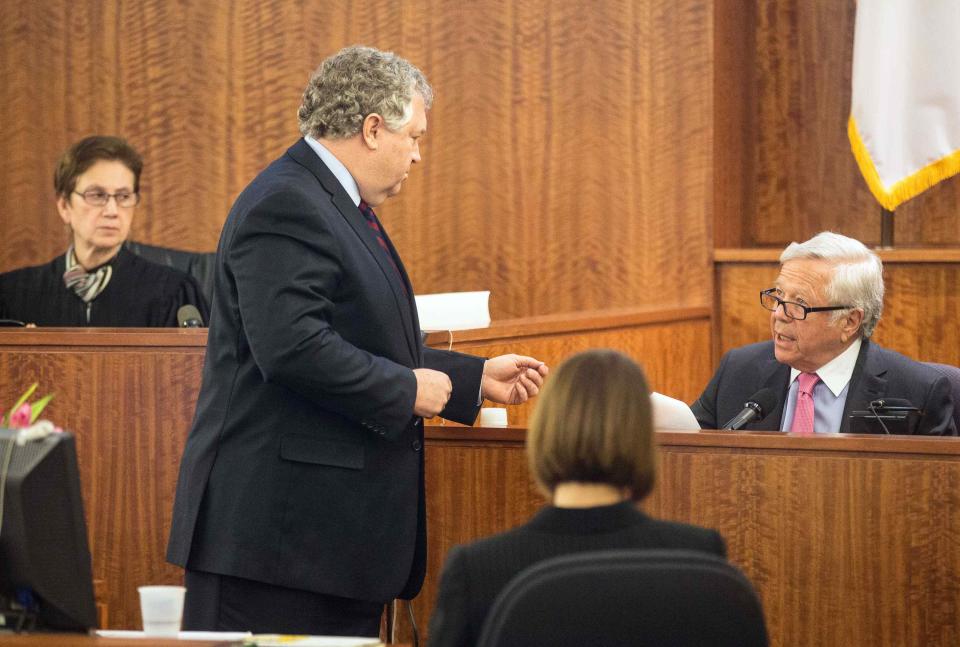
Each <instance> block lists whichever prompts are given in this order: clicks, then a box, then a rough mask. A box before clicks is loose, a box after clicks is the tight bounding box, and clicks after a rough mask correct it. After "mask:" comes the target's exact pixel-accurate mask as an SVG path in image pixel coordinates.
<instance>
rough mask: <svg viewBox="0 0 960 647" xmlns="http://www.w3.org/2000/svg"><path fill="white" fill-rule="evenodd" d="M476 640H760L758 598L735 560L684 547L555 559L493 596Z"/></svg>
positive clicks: (641, 646) (752, 644) (559, 645)
mask: <svg viewBox="0 0 960 647" xmlns="http://www.w3.org/2000/svg"><path fill="white" fill-rule="evenodd" d="M479 645H480V647H534V646H536V645H550V646H551V647H564V646H567V645H569V646H571V647H572V646H574V645H576V646H578V647H579V646H582V645H603V646H604V647H621V646H622V647H627V646H630V647H648V646H649V647H654V646H656V647H661V646H664V645H670V646H672V647H685V646H690V647H693V646H697V647H702V646H709V645H712V646H715V647H726V646H728V645H729V646H730V647H734V646H736V647H762V646H766V645H767V630H766V625H765V623H764V619H763V610H762V608H761V606H760V601H759V600H758V599H757V595H756V593H755V592H754V590H753V587H752V586H751V585H750V582H749V581H748V580H747V578H746V577H745V576H744V575H743V573H741V572H740V571H739V570H738V569H737V568H736V567H735V566H733V565H731V564H730V563H728V562H726V561H725V560H722V559H720V558H718V557H715V556H713V555H708V554H706V553H699V552H695V551H683V550H616V551H602V552H586V553H574V554H571V555H564V556H562V557H555V558H553V559H548V560H545V561H542V562H538V563H537V564H534V565H533V566H531V567H530V568H527V569H525V570H523V571H521V572H520V574H519V575H517V576H516V577H515V578H514V579H513V580H511V581H510V583H509V584H508V585H507V586H506V587H505V588H504V590H503V591H502V592H501V593H500V595H499V596H498V597H497V600H496V601H495V602H494V604H493V607H492V608H491V610H490V613H489V615H488V616H487V619H486V621H485V623H484V627H483V632H482V634H481V637H480V642H479Z"/></svg>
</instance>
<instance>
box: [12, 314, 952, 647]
mask: <svg viewBox="0 0 960 647" xmlns="http://www.w3.org/2000/svg"><path fill="white" fill-rule="evenodd" d="M709 339H710V319H709V312H708V311H707V310H706V309H702V308H687V309H684V308H676V309H667V310H655V311H653V310H643V311H617V312H611V313H608V315H607V316H604V317H598V316H596V315H594V316H591V317H583V318H577V317H573V318H567V319H565V320H561V319H560V318H557V317H547V318H541V319H540V320H526V321H522V322H520V321H518V322H505V323H504V324H499V325H496V326H493V327H491V328H490V329H488V330H485V331H469V332H468V333H463V334H460V333H458V335H457V336H456V337H455V338H454V340H453V346H454V348H456V349H463V350H466V351H467V352H474V353H478V354H481V355H487V356H492V355H495V354H499V353H502V352H508V351H515V352H521V353H526V354H532V355H535V356H538V357H541V358H543V359H545V360H547V361H548V362H550V363H552V364H556V363H557V362H558V361H559V360H560V359H562V358H563V357H566V356H567V355H569V354H571V353H573V352H576V351H579V350H582V349H584V348H588V347H594V346H607V347H615V348H620V349H621V350H624V351H625V352H627V353H629V354H631V355H632V356H634V357H636V358H637V359H638V360H640V361H642V362H643V363H644V365H645V367H646V369H647V373H648V376H649V378H650V381H651V386H652V387H653V388H654V389H656V390H658V391H661V392H664V393H667V394H670V395H674V396H676V397H679V398H681V399H684V400H687V401H691V400H692V399H693V398H694V397H695V396H696V395H697V394H698V393H699V391H700V389H701V388H702V387H703V385H704V384H705V383H706V382H707V380H708V379H709V377H710V374H711V370H712V368H711V362H710V356H711V349H710V347H709ZM446 341H447V340H446V337H445V336H443V337H439V336H436V337H434V336H432V337H431V339H430V343H431V344H433V345H445V344H446ZM205 344H206V333H205V331H203V330H150V331H146V330H116V329H109V330H108V329H86V330H67V329H60V330H57V329H49V330H22V329H17V330H10V329H4V330H0V406H4V407H7V406H10V404H12V402H9V403H8V402H7V401H8V400H13V399H15V398H16V397H17V396H18V395H19V394H20V392H22V391H23V390H24V389H25V388H26V387H27V386H29V384H31V383H32V382H35V381H37V382H40V388H39V389H38V393H40V394H43V393H47V392H50V391H53V392H55V393H56V398H55V399H54V401H53V403H52V404H51V405H50V407H49V408H48V410H47V411H46V412H45V417H49V418H50V419H52V420H54V421H55V422H57V423H58V424H60V425H61V426H63V427H65V428H68V429H70V430H71V431H74V432H75V433H76V434H77V447H78V452H79V459H80V470H81V479H82V487H83V493H84V502H85V506H86V514H87V520H88V526H89V535H90V543H91V550H92V553H93V569H94V578H95V581H96V582H95V583H96V587H97V597H98V608H99V610H100V614H101V619H102V621H103V623H104V624H105V625H106V626H107V627H110V628H139V627H140V617H139V608H138V599H137V592H136V587H137V586H138V585H141V584H145V583H153V584H156V583H178V582H180V581H181V578H182V574H181V571H180V570H179V569H177V568H175V567H173V566H171V565H169V564H167V563H166V562H165V561H164V553H165V549H166V540H167V533H168V531H169V527H170V515H171V509H172V503H173V493H174V486H175V483H176V477H177V468H178V465H179V459H180V453H181V451H182V448H183V444H184V441H185V438H186V434H187V431H188V429H189V426H190V421H191V418H192V415H193V408H194V406H195V403H196V397H197V391H198V388H199V385H200V373H201V368H202V364H203V353H204V350H205ZM510 413H511V422H512V423H518V424H519V425H523V424H525V422H526V420H527V416H528V415H529V408H528V407H526V408H521V409H519V410H514V409H511V412H510ZM426 436H427V443H426V446H427V453H426V460H427V467H426V474H427V506H428V510H427V514H428V520H429V529H430V532H429V543H428V560H429V561H428V574H427V580H426V583H425V585H424V589H423V592H422V593H421V594H420V596H419V597H418V598H417V600H416V601H415V602H414V609H415V613H416V617H417V621H418V624H419V626H420V628H421V635H423V633H424V632H425V631H424V630H425V629H426V628H427V621H428V618H429V613H430V611H431V609H432V608H433V602H434V598H435V596H436V592H437V581H438V576H439V571H440V568H441V566H442V564H443V560H444V557H445V555H446V553H447V551H448V550H449V549H450V547H451V546H452V545H454V544H456V543H461V542H466V541H470V540H472V539H474V538H478V537H482V536H485V535H488V534H490V533H493V532H498V531H501V530H504V529H507V528H509V527H511V526H514V525H517V524H519V523H522V522H523V521H525V520H526V519H528V518H529V517H530V515H531V514H532V513H533V512H534V511H536V510H537V509H538V508H539V507H540V506H541V505H543V500H542V498H541V497H540V495H539V494H538V493H537V492H536V490H535V488H534V486H533V484H532V482H531V481H530V479H529V476H528V473H527V469H526V462H525V456H524V450H523V447H524V436H525V433H524V429H523V428H522V427H520V426H515V427H511V428H507V429H475V428H465V427H455V426H450V425H447V426H438V425H433V426H428V427H427V430H426ZM657 437H658V441H659V445H660V464H659V474H658V484H657V487H656V489H655V491H654V492H653V494H652V495H651V496H650V497H649V498H648V499H647V501H646V502H645V503H644V508H645V509H646V510H647V511H649V512H650V513H651V514H654V515H657V516H660V517H663V518H668V519H674V520H680V521H686V522H690V523H696V524H700V525H704V526H709V527H713V528H717V529H718V530H720V532H721V533H722V534H723V536H724V537H725V539H726V541H727V547H728V552H729V557H730V560H731V561H732V562H733V563H734V564H736V565H738V566H739V567H740V568H741V569H743V571H744V572H745V573H746V574H747V575H748V576H749V578H750V579H751V581H752V582H753V583H754V586H755V587H756V588H757V590H758V592H759V594H760V597H761V599H762V601H763V606H764V611H765V613H766V618H767V625H768V630H769V633H770V637H771V644H773V645H784V646H787V645H789V646H793V645H838V646H842V647H856V646H860V645H890V646H894V645H897V646H899V645H954V644H960V626H958V623H960V439H954V438H945V439H931V438H910V437H875V436H831V437H814V438H802V437H791V436H790V435H786V434H779V433H773V434H770V433H765V434H743V433H722V432H699V433H680V432H659V433H658V434H657ZM403 615H404V614H401V616H400V617H401V618H403ZM400 629H401V631H400V638H401V639H402V640H406V641H408V640H409V628H408V627H407V626H406V624H405V623H403V622H401V627H400Z"/></svg>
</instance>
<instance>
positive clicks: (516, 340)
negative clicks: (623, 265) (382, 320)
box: [0, 307, 710, 628]
mask: <svg viewBox="0 0 960 647" xmlns="http://www.w3.org/2000/svg"><path fill="white" fill-rule="evenodd" d="M709 321H710V320H709V310H708V309H707V308H702V307H701V308H674V309H668V310H663V311H656V310H649V309H647V310H625V311H608V312H607V313H605V314H603V315H601V314H594V315H581V316H574V317H570V318H564V317H555V316H545V317H540V318H531V319H527V320H514V321H506V322H500V323H497V324H494V325H493V326H491V328H489V329H484V330H478V331H463V332H460V333H457V335H458V336H459V338H462V339H463V340H464V346H468V347H469V348H468V350H470V351H471V352H472V351H478V352H479V351H496V352H500V350H499V349H510V350H511V351H518V352H527V351H528V350H532V351H535V352H537V353H538V354H539V355H542V356H544V357H546V359H547V360H548V361H550V362H551V363H554V364H555V363H556V362H559V361H560V359H561V358H562V357H564V356H566V355H567V354H569V353H572V352H575V351H577V350H581V349H583V348H587V347H595V346H612V347H620V348H623V349H624V350H626V351H627V352H631V353H632V354H634V355H636V356H638V359H641V360H642V361H644V362H645V363H646V364H647V369H648V374H649V375H650V376H651V382H652V383H654V384H655V385H656V387H657V388H659V389H660V390H662V391H663V392H665V393H670V394H683V396H684V398H685V399H688V400H689V399H692V398H693V397H695V396H696V395H697V393H698V392H699V389H700V388H701V387H702V385H703V383H705V382H706V380H707V379H708V377H709V372H710V359H709V325H710V324H709ZM205 344H206V331H205V330H149V331H148V330H121V329H35V330H25V329H2V330H0V406H9V404H12V402H13V401H14V400H15V399H16V397H17V396H19V395H20V393H21V392H22V391H23V390H24V389H25V388H26V387H27V386H29V385H30V384H32V383H33V382H39V383H40V387H39V392H40V393H46V392H50V391H52V392H55V393H56V397H55V398H54V400H53V401H52V403H51V404H50V406H49V407H48V409H47V410H46V411H45V413H44V415H45V417H48V418H49V419H51V420H53V421H55V422H56V423H57V424H59V425H61V426H63V427H64V428H66V429H69V430H71V431H74V432H75V433H76V434H77V448H78V455H79V461H80V472H81V483H82V487H83V495H84V503H85V506H86V512H87V519H88V526H89V534H90V544H91V551H92V554H93V569H94V577H95V579H96V580H97V595H98V601H99V602H100V604H101V605H102V606H101V608H102V609H103V610H104V611H105V613H106V617H107V618H108V620H107V622H108V623H109V626H110V627H111V628H137V627H139V626H140V611H139V601H138V596H137V592H136V587H137V586H139V585H141V584H147V583H153V584H157V583H176V582H179V581H180V580H181V572H180V570H179V569H177V568H174V567H173V566H170V565H169V564H167V563H166V562H165V561H164V555H165V553H166V542H167V535H168V533H169V529H170V515H171V512H172V507H173V494H174V488H175V485H176V478H177V470H178V467H179V461H180V456H181V453H182V450H183V444H184V442H185V440H186V436H187V432H188V430H189V427H190V423H191V421H192V417H193V410H194V407H195V404H196V399H197V392H198V389H199V386H200V376H201V370H202V365H203V354H204V351H205ZM455 346H457V347H458V348H459V346H460V342H459V341H458V342H456V344H455ZM541 351H542V353H541ZM543 353H545V355H544V354H543ZM678 397H679V395H678ZM511 415H513V417H514V418H515V419H516V420H523V421H525V420H526V417H527V413H526V409H521V408H514V409H513V411H512V414H511ZM494 453H495V452H494ZM471 460H472V459H471ZM486 460H487V459H485V458H484V459H481V460H480V462H472V463H471V466H466V465H464V466H462V467H461V468H458V469H463V470H477V471H479V472H483V473H484V474H487V473H488V470H494V471H496V470H497V469H499V468H497V467H496V462H497V459H496V458H495V456H491V457H490V459H489V465H487V463H486V462H485V461H486ZM484 478H485V477H484ZM518 487H519V486H518ZM522 509H523V510H526V508H522ZM517 510H520V508H517ZM503 514H504V515H505V516H504V519H503V521H504V523H507V522H513V521H514V520H516V519H517V515H518V514H519V512H516V513H515V511H514V509H513V508H509V507H508V508H505V510H504V513H503ZM486 530H487V526H482V527H478V528H477V531H478V532H480V531H486Z"/></svg>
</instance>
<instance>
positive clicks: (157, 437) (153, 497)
mask: <svg viewBox="0 0 960 647" xmlns="http://www.w3.org/2000/svg"><path fill="white" fill-rule="evenodd" d="M205 342H206V331H195V330H171V331H164V332H159V331H149V332H148V331H139V332H136V331H134V332H126V331H124V332H118V331H105V330H103V329H101V330H97V329H87V330H83V331H78V330H66V329H61V330H60V331H56V330H43V331H24V330H14V331H11V330H9V329H7V330H3V331H0V402H2V403H3V406H9V404H10V403H11V400H12V399H13V398H16V396H17V395H19V393H20V392H21V391H23V390H24V389H25V388H26V387H27V386H29V385H30V384H32V383H33V382H39V383H40V387H39V388H38V393H48V392H53V393H55V394H56V395H55V397H54V399H53V400H52V401H51V403H50V405H49V406H48V407H47V409H46V410H45V411H44V417H45V418H49V419H50V420H53V421H54V422H56V423H57V424H58V425H60V426H62V427H63V428H65V429H68V430H70V431H73V432H74V433H75V434H76V437H77V454H78V460H79V464H80V476H81V486H82V491H83V501H84V507H85V510H86V515H87V525H88V533H89V537H90V550H91V553H92V555H93V575H94V578H95V580H99V581H98V586H97V595H98V598H99V599H98V603H100V605H101V608H104V609H105V611H106V615H107V618H108V622H109V623H110V626H112V627H115V628H130V629H133V628H139V627H140V607H139V598H138V595H137V588H136V587H137V586H140V585H142V584H164V583H177V584H179V583H180V582H181V581H182V571H181V570H180V569H179V568H176V567H174V566H171V565H170V564H167V563H166V562H165V561H164V555H165V554H166V546H167V536H168V533H169V531H170V515H171V512H172V510H173V493H174V486H175V484H176V479H177V470H178V468H179V465H180V455H181V453H182V451H183V444H184V441H185V440H186V436H187V432H188V430H189V428H190V421H191V419H192V417H193V409H194V406H195V404H196V399H197V392H198V389H199V387H200V371H201V368H202V365H203V353H204V350H205Z"/></svg>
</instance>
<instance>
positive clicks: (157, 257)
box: [125, 240, 217, 305]
mask: <svg viewBox="0 0 960 647" xmlns="http://www.w3.org/2000/svg"><path fill="white" fill-rule="evenodd" d="M125 245H126V248H127V249H128V250H129V251H131V252H133V253H134V254H136V255H137V256H139V257H141V258H145V259H147V260H148V261H152V262H154V263H157V264H159V265H166V266H167V267H173V268H176V269H178V270H180V271H181V272H186V273H187V274H189V275H190V276H192V277H193V278H195V279H196V280H197V283H199V284H200V289H202V290H203V296H204V298H205V299H206V300H207V303H209V304H211V305H212V304H213V270H214V262H215V260H216V258H217V255H216V254H215V253H214V252H188V251H185V250H182V249H172V248H170V247H157V246H156V245H147V244H146V243H137V242H134V241H132V240H128V241H127V242H126V243H125Z"/></svg>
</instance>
